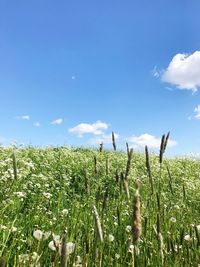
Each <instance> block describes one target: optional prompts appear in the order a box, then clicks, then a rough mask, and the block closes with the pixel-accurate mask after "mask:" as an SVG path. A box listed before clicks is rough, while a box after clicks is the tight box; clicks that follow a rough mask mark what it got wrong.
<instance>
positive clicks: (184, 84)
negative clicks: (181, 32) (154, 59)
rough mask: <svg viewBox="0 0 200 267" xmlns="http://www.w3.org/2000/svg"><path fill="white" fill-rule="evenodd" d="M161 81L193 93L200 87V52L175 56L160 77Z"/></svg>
mask: <svg viewBox="0 0 200 267" xmlns="http://www.w3.org/2000/svg"><path fill="white" fill-rule="evenodd" d="M161 80H162V81H163V82H167V83H170V84H173V85H175V86H176V87H177V88H179V89H181V90H191V91H192V92H193V93H194V92H196V91H197V89H198V87H200V51H196V52H194V53H193V54H180V53H179V54H176V55H175V56H174V57H173V58H172V60H171V62H170V63H169V66H168V67H167V69H166V70H164V72H163V73H162V75H161Z"/></svg>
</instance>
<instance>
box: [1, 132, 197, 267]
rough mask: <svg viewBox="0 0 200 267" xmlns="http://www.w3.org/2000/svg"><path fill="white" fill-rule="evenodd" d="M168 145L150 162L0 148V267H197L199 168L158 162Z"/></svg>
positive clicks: (108, 154) (106, 154) (131, 155)
mask: <svg viewBox="0 0 200 267" xmlns="http://www.w3.org/2000/svg"><path fill="white" fill-rule="evenodd" d="M113 136H114V134H113ZM168 138H169V134H168V135H167V136H166V137H163V139H162V140H164V141H162V142H163V143H162V142H161V149H160V152H159V159H158V156H157V155H155V154H151V153H150V151H149V150H148V148H147V147H146V148H145V155H143V154H139V153H135V152H134V151H133V150H132V149H130V148H129V146H128V144H127V151H126V153H124V152H117V150H116V143H115V139H114V138H113V148H114V151H113V152H112V151H107V150H106V149H105V148H104V149H99V148H98V149H97V150H89V149H82V148H80V149H77V148H71V149H69V148H65V147H61V148H53V147H49V148H45V149H40V148H33V147H27V148H23V149H22V148H21V149H15V152H14V151H13V148H0V267H1V266H12V267H23V266H24V267H25V266H35V267H36V266H37V267H39V266H40V267H45V266H47V267H51V266H52V267H53V266H65V267H66V266H67V267H71V266H76V267H80V266H88V267H90V266H91V267H92V266H97V267H99V266H105V267H107V266H116V267H119V266H137V267H140V266H144V267H145V266H152V267H157V266H166V267H169V266H174V267H178V266H181V267H182V266H184V267H186V266H194V267H198V266H199V264H200V257H199V248H200V247H199V246H200V213H199V211H200V201H199V200H200V162H199V161H198V160H195V159H179V158H177V159H167V158H166V157H163V154H164V152H165V150H166V144H167V140H168ZM100 148H103V146H102V147H100ZM13 152H14V154H13ZM161 154H162V155H161ZM161 169H162V171H161ZM63 233H64V234H63Z"/></svg>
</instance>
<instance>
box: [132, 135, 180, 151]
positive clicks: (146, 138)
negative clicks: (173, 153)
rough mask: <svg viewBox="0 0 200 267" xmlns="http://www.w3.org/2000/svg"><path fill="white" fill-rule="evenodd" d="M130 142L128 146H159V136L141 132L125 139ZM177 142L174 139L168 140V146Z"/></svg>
mask: <svg viewBox="0 0 200 267" xmlns="http://www.w3.org/2000/svg"><path fill="white" fill-rule="evenodd" d="M127 141H128V142H130V146H132V147H133V148H136V149H138V148H144V147H145V146H146V145H147V146H148V147H149V148H160V143H161V138H157V137H155V136H153V135H150V134H147V133H145V134H141V135H139V136H131V137H129V138H128V139H127ZM176 145H177V142H176V141H175V140H171V139H169V140H168V145H167V146H168V147H173V146H176Z"/></svg>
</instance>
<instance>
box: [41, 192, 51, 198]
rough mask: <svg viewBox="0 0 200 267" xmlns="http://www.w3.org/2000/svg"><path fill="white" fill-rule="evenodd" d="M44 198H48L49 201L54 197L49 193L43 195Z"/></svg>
mask: <svg viewBox="0 0 200 267" xmlns="http://www.w3.org/2000/svg"><path fill="white" fill-rule="evenodd" d="M43 196H44V197H46V198H47V199H50V198H51V196H52V194H50V193H48V192H47V193H46V192H44V193H43Z"/></svg>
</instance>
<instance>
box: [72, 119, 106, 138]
mask: <svg viewBox="0 0 200 267" xmlns="http://www.w3.org/2000/svg"><path fill="white" fill-rule="evenodd" d="M107 128H108V125H107V124H106V123H105V122H101V121H96V122H95V123H93V124H89V123H80V124H78V125H77V126H75V127H73V128H71V129H69V132H71V133H74V134H76V135H78V136H79V137H82V136H83V135H84V134H86V133H92V134H95V135H100V134H103V131H102V130H106V129H107Z"/></svg>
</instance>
